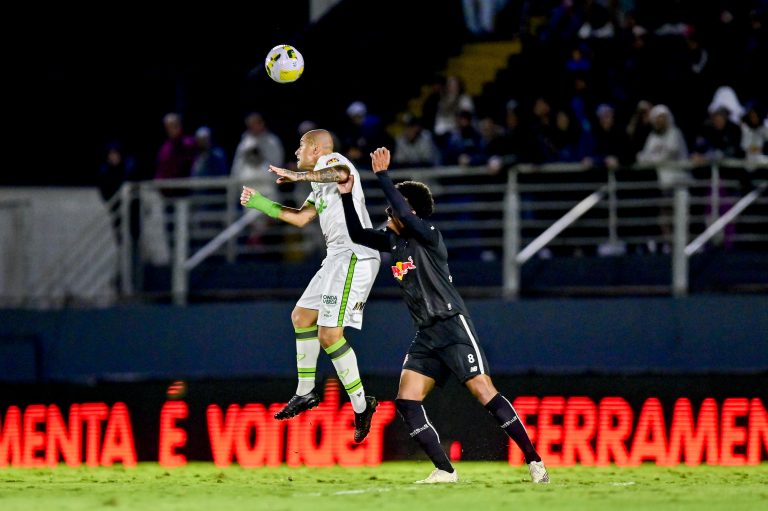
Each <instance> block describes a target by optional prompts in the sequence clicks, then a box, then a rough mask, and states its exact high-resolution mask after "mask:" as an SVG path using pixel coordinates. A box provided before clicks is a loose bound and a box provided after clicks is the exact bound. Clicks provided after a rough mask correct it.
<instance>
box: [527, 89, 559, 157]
mask: <svg viewBox="0 0 768 511" xmlns="http://www.w3.org/2000/svg"><path fill="white" fill-rule="evenodd" d="M554 131H555V128H554V126H553V122H552V107H551V106H550V105H549V102H548V101H547V100H546V99H544V98H543V97H539V98H537V99H536V101H534V103H533V122H532V124H531V133H532V136H533V141H532V142H533V143H532V146H533V151H532V153H533V154H532V155H531V159H532V161H533V162H534V163H544V162H545V161H547V159H548V157H549V156H550V154H551V153H552V149H551V148H552V147H553V143H552V137H553V136H554Z"/></svg>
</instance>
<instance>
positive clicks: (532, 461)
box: [465, 374, 549, 483]
mask: <svg viewBox="0 0 768 511" xmlns="http://www.w3.org/2000/svg"><path fill="white" fill-rule="evenodd" d="M465 385H466V386H467V388H468V389H469V391H470V392H471V393H472V395H473V396H475V398H476V399H477V400H478V401H480V404H482V405H483V406H484V407H485V409H486V410H488V413H490V414H491V415H493V416H494V417H495V418H496V421H497V422H498V423H499V425H500V426H501V429H503V430H504V432H505V433H506V434H507V435H509V438H511V439H512V440H513V441H514V442H515V443H516V444H517V446H518V447H519V448H520V450H521V451H523V456H525V462H526V463H527V464H528V470H529V471H530V473H531V480H532V481H533V482H534V483H548V482H549V474H548V473H547V469H546V468H545V467H544V463H543V462H542V461H541V456H539V453H538V452H536V448H534V447H533V444H532V443H531V439H530V437H529V436H528V431H526V429H525V426H524V425H523V423H522V422H521V421H520V417H518V415H517V411H516V410H515V408H514V407H513V406H512V403H510V402H509V400H508V399H507V398H506V397H504V396H503V395H501V394H500V393H499V391H498V390H496V387H494V386H493V382H492V381H491V377H490V376H488V375H487V374H479V375H477V376H475V377H474V378H470V379H469V380H467V381H466V382H465Z"/></svg>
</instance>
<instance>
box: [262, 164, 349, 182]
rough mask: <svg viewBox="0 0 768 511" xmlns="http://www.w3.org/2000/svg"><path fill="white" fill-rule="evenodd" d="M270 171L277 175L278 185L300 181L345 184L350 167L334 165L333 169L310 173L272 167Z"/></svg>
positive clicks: (328, 168)
mask: <svg viewBox="0 0 768 511" xmlns="http://www.w3.org/2000/svg"><path fill="white" fill-rule="evenodd" d="M269 171H270V172H272V173H273V174H277V176H278V178H277V182H278V183H285V182H300V181H311V182H314V183H343V182H344V181H346V180H347V178H348V177H349V167H347V166H346V165H334V166H333V167H327V168H324V169H320V170H311V171H309V172H296V171H293V170H288V169H281V168H280V167H275V166H274V165H270V166H269Z"/></svg>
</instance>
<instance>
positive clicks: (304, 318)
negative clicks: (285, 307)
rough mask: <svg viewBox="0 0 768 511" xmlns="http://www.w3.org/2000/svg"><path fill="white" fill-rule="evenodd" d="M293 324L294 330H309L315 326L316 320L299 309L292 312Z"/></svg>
mask: <svg viewBox="0 0 768 511" xmlns="http://www.w3.org/2000/svg"><path fill="white" fill-rule="evenodd" d="M291 323H293V328H309V327H311V326H314V324H315V322H314V319H313V318H311V317H309V316H308V315H307V314H306V313H305V312H304V310H302V309H299V308H296V309H293V311H292V312H291Z"/></svg>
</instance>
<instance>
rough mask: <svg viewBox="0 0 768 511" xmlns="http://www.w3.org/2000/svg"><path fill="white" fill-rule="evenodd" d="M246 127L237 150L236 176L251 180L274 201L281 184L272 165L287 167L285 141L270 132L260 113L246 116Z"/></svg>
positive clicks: (251, 182)
mask: <svg viewBox="0 0 768 511" xmlns="http://www.w3.org/2000/svg"><path fill="white" fill-rule="evenodd" d="M245 127H246V130H245V132H244V133H243V136H242V138H241V139H240V143H239V144H238V145H237V149H236V150H235V158H234V162H233V163H232V176H233V177H237V178H240V179H243V180H247V181H249V184H252V185H253V186H254V187H255V188H258V190H259V191H260V192H261V193H262V194H263V195H265V196H267V197H269V198H270V199H272V200H274V199H277V185H276V183H275V179H274V177H273V176H272V174H270V173H269V166H270V165H275V166H276V167H282V166H283V163H284V162H285V153H284V151H283V144H282V142H280V139H279V138H277V136H276V135H275V134H274V133H272V132H271V131H269V129H268V127H267V123H266V122H265V120H264V117H262V115H261V114H260V113H258V112H252V113H250V114H248V115H247V116H246V118H245Z"/></svg>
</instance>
